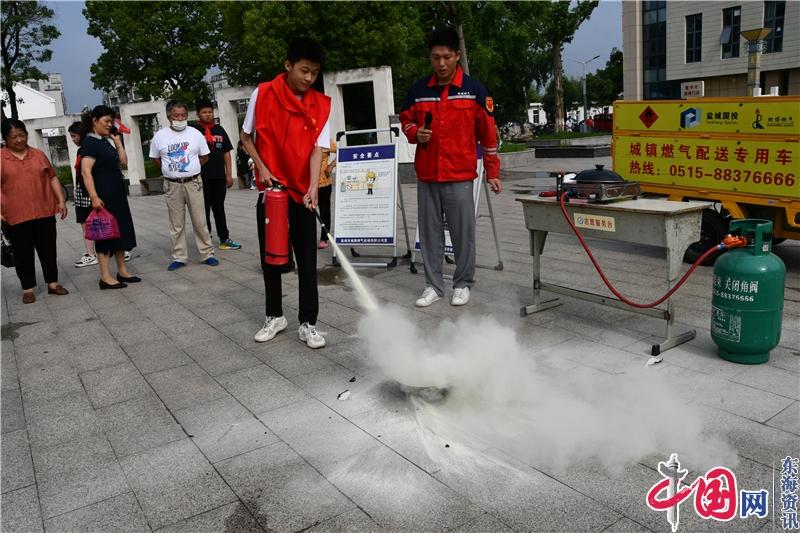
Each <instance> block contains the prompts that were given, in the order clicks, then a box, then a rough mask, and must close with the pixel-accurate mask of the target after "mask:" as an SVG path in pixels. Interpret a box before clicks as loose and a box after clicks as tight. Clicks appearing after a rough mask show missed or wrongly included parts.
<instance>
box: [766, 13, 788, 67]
mask: <svg viewBox="0 0 800 533" xmlns="http://www.w3.org/2000/svg"><path fill="white" fill-rule="evenodd" d="M785 13H786V2H764V27H765V28H772V32H771V33H770V34H769V35H768V36H767V38H766V39H764V53H765V54H771V53H773V52H782V51H783V16H784V14H785Z"/></svg>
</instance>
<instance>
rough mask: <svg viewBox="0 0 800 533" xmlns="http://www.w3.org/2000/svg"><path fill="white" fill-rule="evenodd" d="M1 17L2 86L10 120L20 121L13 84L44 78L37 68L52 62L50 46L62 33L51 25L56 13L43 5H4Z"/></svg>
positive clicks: (1, 5) (18, 3)
mask: <svg viewBox="0 0 800 533" xmlns="http://www.w3.org/2000/svg"><path fill="white" fill-rule="evenodd" d="M0 13H1V14H2V15H1V17H2V20H0V38H1V39H2V58H3V64H2V73H0V74H2V86H3V89H5V91H6V95H7V98H8V103H9V106H10V107H11V116H12V117H13V118H19V114H18V112H17V95H16V93H15V92H14V82H17V81H22V80H26V79H31V78H33V79H42V78H43V77H44V74H43V73H42V71H40V70H39V69H38V68H37V67H36V64H37V63H46V62H47V61H50V58H51V57H52V56H53V51H52V50H50V49H49V48H47V46H48V45H49V44H50V43H51V42H53V41H54V40H55V39H58V36H59V35H61V33H60V32H59V31H58V29H57V28H56V27H55V26H53V25H52V24H48V22H50V20H51V19H52V18H53V15H54V13H53V10H52V9H50V8H48V7H47V6H46V5H44V3H43V2H38V1H23V2H14V1H10V2H2V3H1V4H0Z"/></svg>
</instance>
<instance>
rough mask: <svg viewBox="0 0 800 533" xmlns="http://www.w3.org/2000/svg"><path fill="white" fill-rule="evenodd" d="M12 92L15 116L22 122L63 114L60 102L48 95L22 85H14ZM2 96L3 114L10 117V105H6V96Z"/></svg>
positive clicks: (3, 93) (17, 83) (4, 93)
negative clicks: (15, 109)
mask: <svg viewBox="0 0 800 533" xmlns="http://www.w3.org/2000/svg"><path fill="white" fill-rule="evenodd" d="M14 92H15V93H16V97H17V114H18V116H19V119H20V120H22V121H23V122H24V121H26V120H28V119H32V118H45V117H56V116H59V115H63V114H64V107H63V103H62V100H61V99H60V98H59V99H58V100H56V98H55V97H53V96H52V95H50V94H45V93H43V92H40V91H37V90H36V89H33V88H32V87H28V86H27V85H23V84H22V83H19V82H15V83H14ZM2 95H3V113H5V115H6V116H7V117H10V116H11V105H10V104H9V103H8V94H6V92H5V91H3V92H2Z"/></svg>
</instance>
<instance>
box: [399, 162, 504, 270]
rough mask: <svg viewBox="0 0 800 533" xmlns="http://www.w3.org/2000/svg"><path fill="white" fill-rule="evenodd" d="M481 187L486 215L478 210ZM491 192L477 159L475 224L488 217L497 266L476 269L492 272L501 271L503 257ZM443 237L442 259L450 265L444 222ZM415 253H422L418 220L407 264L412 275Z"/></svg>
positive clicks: (451, 261) (450, 255)
mask: <svg viewBox="0 0 800 533" xmlns="http://www.w3.org/2000/svg"><path fill="white" fill-rule="evenodd" d="M481 187H483V190H484V196H486V207H488V209H489V214H488V215H479V214H478V208H479V206H480V199H481V192H480V190H481ZM490 192H491V190H490V189H489V183H488V182H487V181H486V180H485V179H484V168H483V159H481V158H479V159H478V177H477V178H475V184H474V186H473V195H474V198H475V219H476V220H475V222H476V224H477V219H479V218H482V217H486V216H488V217H489V220H490V221H491V224H492V234H493V235H494V246H495V250H496V252H497V264H496V265H494V266H487V265H476V266H477V267H478V268H493V269H494V270H498V271H500V270H503V257H502V255H501V254H500V239H499V238H498V237H497V224H496V222H495V219H494V209H493V208H492V198H491V194H490ZM444 237H445V246H444V258H445V261H447V262H448V263H450V264H452V263H453V262H454V261H453V256H454V253H453V244H452V241H451V240H450V232H449V231H448V230H447V222H446V221H445V230H444ZM417 252H420V253H422V247H421V246H420V242H419V220H418V221H417V230H416V236H415V238H414V248H413V251H412V252H411V262H410V264H409V270H410V271H411V273H412V274H416V273H417V265H416V264H415V260H416V256H417ZM444 277H445V278H448V279H450V278H452V276H450V275H448V274H445V276H444Z"/></svg>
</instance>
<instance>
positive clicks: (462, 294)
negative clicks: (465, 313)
mask: <svg viewBox="0 0 800 533" xmlns="http://www.w3.org/2000/svg"><path fill="white" fill-rule="evenodd" d="M467 302H469V287H459V288H457V289H455V290H453V299H452V300H450V305H467Z"/></svg>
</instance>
